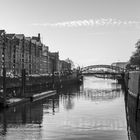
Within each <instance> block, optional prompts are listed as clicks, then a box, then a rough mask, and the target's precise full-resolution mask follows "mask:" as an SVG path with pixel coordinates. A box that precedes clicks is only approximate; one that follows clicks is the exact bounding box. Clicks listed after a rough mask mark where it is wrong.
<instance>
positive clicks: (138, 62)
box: [128, 40, 140, 67]
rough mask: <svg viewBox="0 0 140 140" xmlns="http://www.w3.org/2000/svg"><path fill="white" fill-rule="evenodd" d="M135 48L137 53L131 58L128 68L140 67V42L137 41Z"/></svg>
mask: <svg viewBox="0 0 140 140" xmlns="http://www.w3.org/2000/svg"><path fill="white" fill-rule="evenodd" d="M135 47H136V51H135V52H134V53H133V55H132V56H131V57H130V60H129V64H128V67H131V66H138V67H140V40H138V41H137V43H136V44H135Z"/></svg>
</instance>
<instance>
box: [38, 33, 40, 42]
mask: <svg viewBox="0 0 140 140" xmlns="http://www.w3.org/2000/svg"><path fill="white" fill-rule="evenodd" d="M38 41H40V33H38Z"/></svg>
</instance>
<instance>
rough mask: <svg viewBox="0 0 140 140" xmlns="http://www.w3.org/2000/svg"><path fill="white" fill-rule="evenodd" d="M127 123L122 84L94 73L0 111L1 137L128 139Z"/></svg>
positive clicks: (21, 139)
mask: <svg viewBox="0 0 140 140" xmlns="http://www.w3.org/2000/svg"><path fill="white" fill-rule="evenodd" d="M126 126H127V125H126V118H125V108H124V98H123V92H122V90H121V86H120V85H119V84H117V83H116V81H114V80H104V79H97V78H93V77H85V79H84V84H83V85H81V86H79V85H73V86H72V85H71V86H67V87H63V88H62V89H59V90H58V93H57V94H56V95H54V96H52V97H50V98H46V99H44V100H42V101H37V102H33V103H28V104H24V105H19V106H16V107H12V108H9V109H6V110H3V111H1V112H0V138H4V139H5V140H9V139H14V140H19V139H20V140H28V139H30V140H42V139H48V140H52V139H53V140H67V139H69V140H75V139H76V140H82V139H83V140H85V139H86V140H88V139H94V140H98V139H100V140H118V139H119V140H127V139H128V138H127V129H126V128H127V127H126Z"/></svg>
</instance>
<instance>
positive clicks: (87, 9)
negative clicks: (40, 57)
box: [0, 0, 140, 66]
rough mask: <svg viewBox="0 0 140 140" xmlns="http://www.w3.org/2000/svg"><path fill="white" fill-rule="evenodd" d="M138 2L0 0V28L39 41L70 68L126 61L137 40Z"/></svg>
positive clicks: (138, 29)
mask: <svg viewBox="0 0 140 140" xmlns="http://www.w3.org/2000/svg"><path fill="white" fill-rule="evenodd" d="M139 5H140V0H0V11H1V12H0V17H1V20H0V29H5V31H6V33H17V34H18V33H22V34H25V36H37V34H38V33H40V34H41V40H42V42H43V43H44V44H45V45H46V46H49V50H50V51H52V52H57V51H59V57H60V59H63V60H65V59H67V58H69V59H71V60H73V61H74V63H75V65H76V66H88V65H94V64H111V63H113V62H117V61H120V62H122V61H123V62H124V61H128V60H129V58H130V56H131V55H132V52H134V51H135V43H136V42H137V41H138V40H139V39H140V16H139V13H140V8H139Z"/></svg>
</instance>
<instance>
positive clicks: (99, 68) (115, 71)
mask: <svg viewBox="0 0 140 140" xmlns="http://www.w3.org/2000/svg"><path fill="white" fill-rule="evenodd" d="M124 71H125V69H123V68H121V67H117V66H112V65H90V66H86V67H83V68H82V69H81V72H82V74H83V75H88V74H94V75H96V76H97V75H98V76H99V75H113V76H114V75H117V76H118V75H119V76H120V75H122V74H124ZM99 77H100V76H99ZM101 77H102V76H101ZM103 77H104V76H103Z"/></svg>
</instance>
